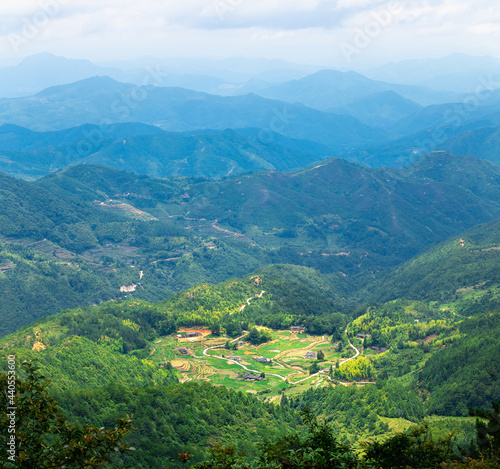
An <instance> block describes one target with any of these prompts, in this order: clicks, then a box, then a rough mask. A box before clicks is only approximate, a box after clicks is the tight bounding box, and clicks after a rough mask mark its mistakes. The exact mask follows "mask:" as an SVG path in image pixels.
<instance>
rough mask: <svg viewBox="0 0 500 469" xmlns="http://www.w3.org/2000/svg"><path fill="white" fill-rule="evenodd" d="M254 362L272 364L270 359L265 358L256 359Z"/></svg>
mask: <svg viewBox="0 0 500 469" xmlns="http://www.w3.org/2000/svg"><path fill="white" fill-rule="evenodd" d="M255 360H256V361H258V362H259V363H266V364H267V363H272V360H271V359H270V358H266V357H260V358H256V359H255Z"/></svg>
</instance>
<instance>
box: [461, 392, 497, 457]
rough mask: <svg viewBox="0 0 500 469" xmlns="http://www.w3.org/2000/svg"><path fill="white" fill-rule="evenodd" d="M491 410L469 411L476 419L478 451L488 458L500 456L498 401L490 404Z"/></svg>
mask: <svg viewBox="0 0 500 469" xmlns="http://www.w3.org/2000/svg"><path fill="white" fill-rule="evenodd" d="M491 406H492V407H493V410H488V411H487V410H479V409H475V410H473V409H470V410H469V412H470V415H471V416H473V417H477V419H476V431H477V444H478V447H479V449H480V450H481V451H482V452H483V453H485V454H486V455H488V456H496V457H498V456H500V431H499V429H500V401H498V402H492V403H491Z"/></svg>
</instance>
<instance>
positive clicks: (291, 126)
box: [0, 77, 385, 150]
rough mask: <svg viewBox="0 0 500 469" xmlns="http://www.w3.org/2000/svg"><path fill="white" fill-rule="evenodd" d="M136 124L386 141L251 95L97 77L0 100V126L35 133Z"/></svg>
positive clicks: (331, 141) (352, 142) (341, 143)
mask: <svg viewBox="0 0 500 469" xmlns="http://www.w3.org/2000/svg"><path fill="white" fill-rule="evenodd" d="M109 120H111V121H112V122H129V121H136V122H142V123H146V124H153V125H157V126H159V127H161V128H163V129H164V130H169V131H186V130H196V129H205V128H212V129H226V128H246V127H258V128H261V129H264V131H265V133H267V134H269V131H274V132H278V133H282V134H283V135H285V136H289V137H293V138H298V139H306V140H312V141H315V142H318V143H322V144H325V145H329V146H331V147H332V149H334V150H341V149H347V148H350V147H353V146H359V145H361V144H363V143H367V142H370V141H380V140H384V139H385V132H384V131H381V130H380V129H376V128H373V127H370V126H367V125H365V124H362V123H361V122H359V121H358V120H357V119H355V118H353V117H350V116H339V115H335V114H330V113H325V112H320V111H317V110H314V109H311V108H307V107H304V106H297V105H292V104H287V103H283V102H280V101H275V100H268V99H265V98H262V97H260V96H257V95H253V94H249V95H245V96H238V97H220V96H213V95H209V94H205V93H200V92H195V91H190V90H185V89H182V88H160V87H137V86H136V85H133V84H126V83H119V82H116V81H114V80H112V79H111V78H106V77H95V78H91V79H87V80H82V81H79V82H76V83H71V84H69V85H64V86H55V87H51V88H48V89H46V90H44V91H43V92H41V93H38V94H37V95H35V96H34V97H31V98H16V99H2V100H0V121H3V122H9V123H12V124H17V125H22V126H25V127H29V128H31V129H33V130H59V129H63V128H68V127H72V126H78V125H81V124H83V123H91V124H102V123H103V122H105V123H106V122H108V121H109Z"/></svg>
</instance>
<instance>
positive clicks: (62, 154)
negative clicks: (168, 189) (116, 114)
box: [0, 123, 326, 179]
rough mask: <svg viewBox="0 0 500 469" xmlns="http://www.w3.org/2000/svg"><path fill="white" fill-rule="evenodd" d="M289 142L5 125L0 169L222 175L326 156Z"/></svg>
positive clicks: (28, 174) (30, 173)
mask: <svg viewBox="0 0 500 469" xmlns="http://www.w3.org/2000/svg"><path fill="white" fill-rule="evenodd" d="M250 133H251V132H250ZM271 136H272V137H273V139H274V136H273V135H271ZM282 140H283V139H282ZM283 143H284V144H285V145H290V146H282V145H278V144H276V143H274V142H273V141H269V142H267V141H266V142H263V141H262V140H261V139H259V138H258V135H256V136H252V135H249V136H248V137H247V136H243V135H240V134H238V133H236V132H235V131H232V130H226V131H221V132H211V133H210V132H207V131H202V132H200V133H196V134H192V135H184V134H176V133H171V132H164V131H162V130H161V129H160V128H158V127H155V126H148V125H145V124H140V123H124V124H114V125H112V126H97V125H91V124H86V125H81V126H79V127H75V128H70V129H65V130H59V131H51V132H34V131H31V130H28V129H26V128H24V127H19V126H15V125H9V124H3V125H0V149H1V150H0V170H1V171H3V172H5V173H8V174H11V175H14V176H17V177H23V178H26V179H32V178H36V177H40V176H45V175H47V174H49V173H51V172H53V171H56V170H58V169H62V168H65V167H67V166H69V165H71V164H75V163H90V164H101V165H106V166H109V167H111V168H116V169H121V170H125V171H131V172H135V173H137V174H147V175H148V176H151V177H157V178H164V177H178V176H197V177H199V176H201V177H210V178H213V179H219V178H221V177H227V176H230V175H237V174H241V173H248V172H255V171H259V170H262V169H266V170H278V171H287V170H290V169H296V168H302V167H304V166H307V165H309V164H311V163H313V162H315V161H317V160H319V159H322V158H320V157H318V156H316V155H315V154H313V153H309V152H307V151H304V150H302V149H299V148H297V147H298V146H299V145H298V144H297V143H296V142H293V141H292V142H291V143H290V142H288V141H287V140H286V139H285V140H284V141H283ZM308 146H310V147H312V148H311V150H317V148H316V146H314V145H313V144H308V143H307V142H303V144H302V147H303V148H304V149H305V150H307V147H308ZM325 151H326V150H325Z"/></svg>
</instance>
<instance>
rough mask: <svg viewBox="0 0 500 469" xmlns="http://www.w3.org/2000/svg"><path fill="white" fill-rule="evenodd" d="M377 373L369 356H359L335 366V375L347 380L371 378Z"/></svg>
mask: <svg viewBox="0 0 500 469" xmlns="http://www.w3.org/2000/svg"><path fill="white" fill-rule="evenodd" d="M374 375H375V369H374V367H373V364H372V362H371V360H370V359H369V358H366V357H358V358H356V359H354V360H349V361H348V362H346V363H343V364H342V365H340V367H339V368H335V377H336V378H338V379H343V380H347V381H353V380H354V381H360V380H363V379H368V378H371V377H373V376H374Z"/></svg>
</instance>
